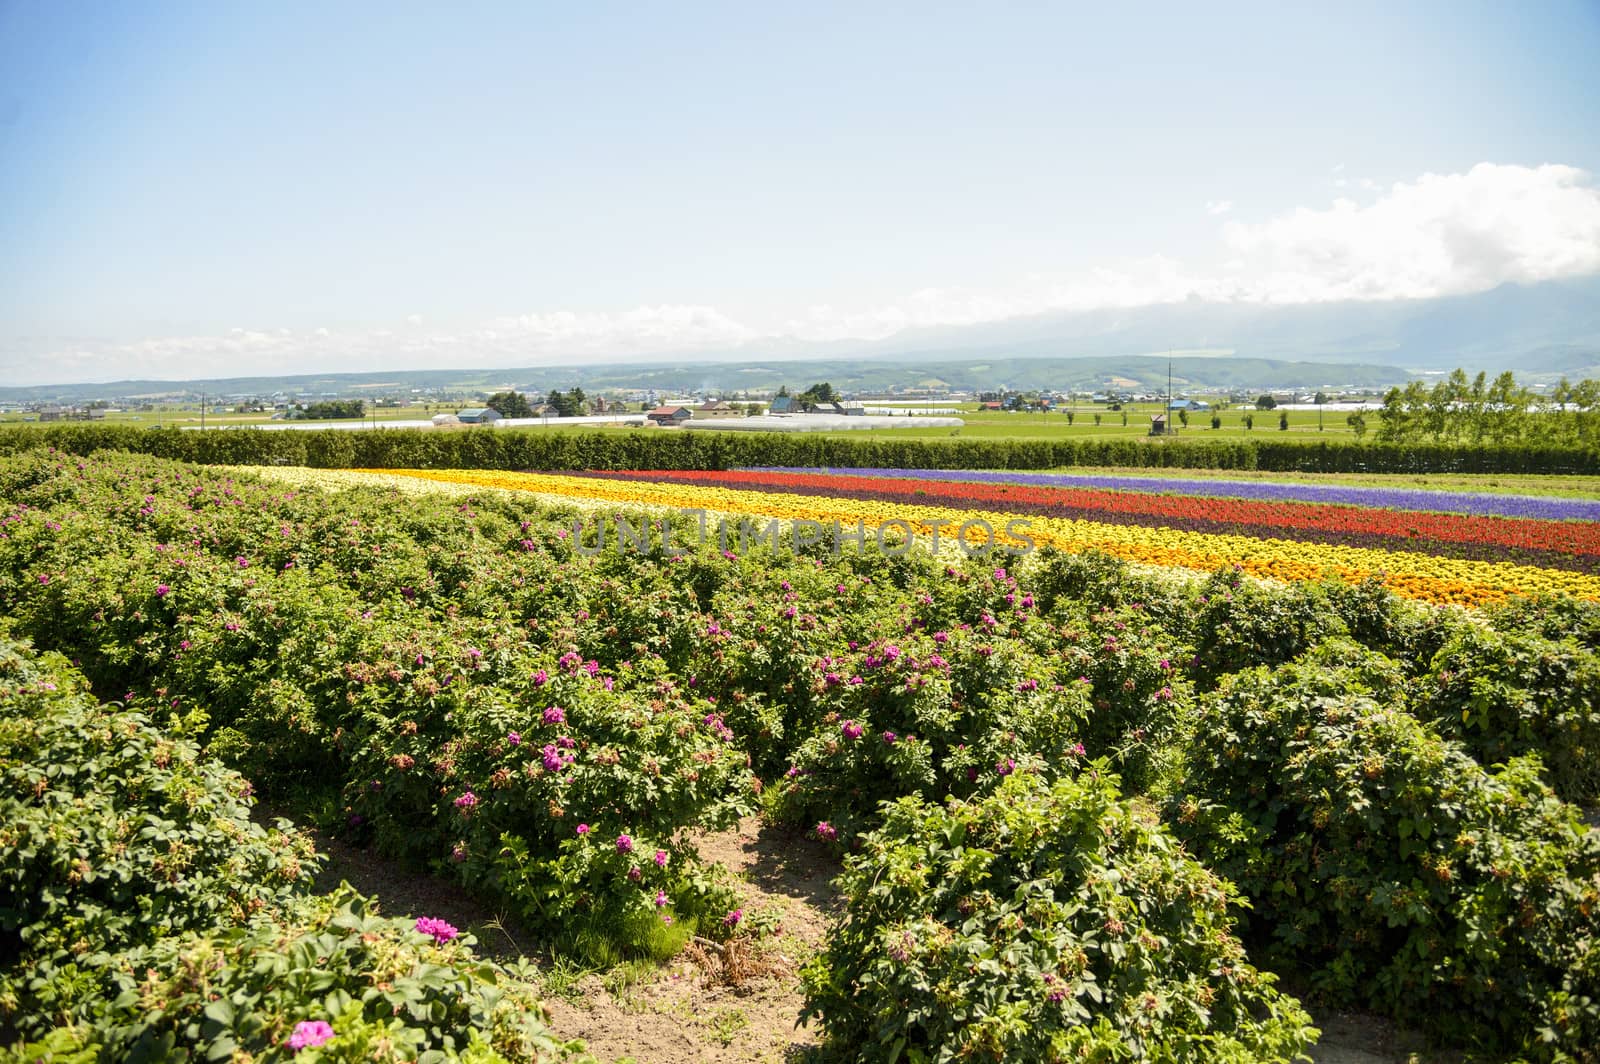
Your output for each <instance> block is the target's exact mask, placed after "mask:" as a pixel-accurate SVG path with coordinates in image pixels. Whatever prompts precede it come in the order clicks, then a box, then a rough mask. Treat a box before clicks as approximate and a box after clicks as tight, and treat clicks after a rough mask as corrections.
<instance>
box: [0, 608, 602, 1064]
mask: <svg viewBox="0 0 1600 1064" xmlns="http://www.w3.org/2000/svg"><path fill="white" fill-rule="evenodd" d="M83 688H84V685H83V680H82V677H81V676H80V675H79V674H78V673H77V672H76V671H75V670H73V669H72V668H71V667H70V666H69V665H68V664H67V663H66V662H65V661H64V660H62V659H61V658H60V657H59V656H57V655H53V654H44V655H35V654H33V653H32V652H31V651H30V650H29V648H27V647H26V646H25V645H22V644H19V643H17V642H15V641H14V640H11V639H4V640H0V778H3V780H4V787H3V788H0V825H3V826H0V1030H4V1031H5V1032H6V1033H7V1034H9V1035H10V1036H11V1037H13V1038H15V1037H17V1036H20V1037H22V1038H23V1039H31V1040H33V1041H24V1042H22V1043H20V1044H17V1045H14V1046H11V1047H10V1048H8V1049H0V1060H7V1061H19V1062H20V1061H30V1062H31V1061H36V1060H60V1061H85V1062H88V1061H101V1060H117V1061H152V1062H153V1061H168V1060H190V1059H201V1060H220V1059H239V1057H238V1055H239V1054H247V1055H249V1057H250V1058H252V1059H256V1060H263V1061H265V1060H286V1059H288V1058H289V1057H291V1056H295V1057H296V1059H307V1060H327V1061H358V1060H360V1061H367V1060H416V1059H419V1058H420V1059H433V1060H439V1061H446V1060H457V1059H460V1060H465V1061H477V1062H481V1064H493V1062H500V1061H506V1062H533V1061H542V1060H554V1059H560V1058H564V1057H566V1056H569V1055H570V1053H571V1050H572V1048H573V1047H571V1046H568V1045H566V1044H563V1043H561V1042H559V1041H557V1040H555V1039H554V1038H552V1037H551V1036H550V1035H549V1033H548V1032H547V1031H546V1030H545V1028H544V1026H543V1022H542V1017H543V1012H542V1009H541V1007H540V1006H539V1004H538V1002H537V1001H536V1000H535V999H534V998H532V997H531V996H530V994H529V991H528V988H527V987H528V984H527V981H526V979H525V978H519V977H513V976H511V975H508V974H507V973H504V972H502V971H500V970H499V969H497V968H495V967H494V966H492V965H489V964H487V963H485V962H482V961H480V960H478V959H476V958H475V957H474V956H473V955H472V952H471V944H472V941H471V939H470V937H463V936H459V935H458V934H457V932H456V930H455V929H454V928H452V927H450V926H449V925H448V924H445V923H443V922H442V921H438V920H435V919H431V918H430V919H426V920H416V921H407V920H386V919H380V918H379V917H378V916H377V915H376V914H375V913H374V912H373V911H372V910H371V908H370V906H369V905H368V903H367V902H366V901H365V900H364V899H362V898H360V897H359V896H358V895H356V894H355V893H354V892H353V891H351V890H350V889H349V887H347V886H346V887H342V888H340V890H338V891H336V892H334V893H333V894H332V895H328V896H323V897H308V896H305V893H304V892H305V891H307V890H308V889H309V886H310V880H311V877H312V874H313V873H314V872H315V871H316V869H317V867H318V866H319V864H320V858H319V857H318V856H317V854H316V853H315V851H314V850H313V849H312V848H311V846H310V843H309V841H308V840H307V839H306V837H305V836H304V835H301V834H300V833H298V832H295V831H293V830H291V829H290V828H289V826H288V825H287V824H286V823H285V822H283V821H279V822H278V826H277V827H274V828H264V827H262V826H260V825H258V824H256V823H254V822H253V821H252V820H251V819H250V800H249V796H248V790H249V788H248V785H247V784H246V783H245V781H244V780H242V779H240V778H239V776H237V775H236V774H234V773H233V772H230V771H228V770H227V769H224V768H222V767H221V766H220V765H217V764H216V763H215V762H213V761H210V760H208V759H206V758H205V757H203V756H202V755H200V754H199V752H198V750H197V747H196V745H195V744H194V742H193V741H192V740H190V739H188V738H185V737H183V735H182V729H183V728H184V727H185V726H186V723H185V722H184V721H179V720H176V719H175V721H174V725H175V728H176V729H177V730H176V731H174V732H173V733H172V734H170V735H169V734H168V733H166V732H163V731H162V730H161V729H158V728H156V727H154V726H152V725H151V724H150V723H149V721H148V720H147V719H146V718H145V717H144V716H143V715H141V714H138V713H134V712H130V711H127V710H124V709H121V708H119V707H117V706H105V705H100V704H98V703H96V702H95V701H94V700H93V699H92V698H91V697H89V696H88V695H87V694H86V693H85V692H84V689H83ZM194 723H195V722H194V721H193V720H192V719H191V720H190V721H188V722H187V725H190V726H192V725H193V724H194ZM318 1023H322V1024H329V1025H331V1032H330V1033H331V1035H332V1038H331V1040H328V1041H326V1042H325V1043H324V1044H321V1045H319V1046H310V1047H309V1048H306V1049H302V1050H301V1051H300V1053H296V1052H295V1050H294V1047H293V1043H292V1042H291V1041H290V1039H291V1036H293V1035H294V1034H295V1032H296V1028H297V1027H301V1026H304V1025H307V1024H318ZM301 1054H303V1056H302V1055H301Z"/></svg>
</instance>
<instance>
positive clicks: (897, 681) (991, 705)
mask: <svg viewBox="0 0 1600 1064" xmlns="http://www.w3.org/2000/svg"><path fill="white" fill-rule="evenodd" d="M991 619H992V618H991ZM1039 664H1040V662H1039V659H1038V657H1037V656H1036V655H1034V654H1032V653H1030V652H1029V649H1028V647H1027V646H1026V644H1024V643H1022V642H1020V641H1016V640H1008V639H1003V638H996V637H995V636H993V635H992V634H990V633H989V632H988V631H986V630H985V627H984V626H982V625H979V626H977V627H976V628H968V627H967V626H963V627H962V628H958V629H955V630H953V631H949V632H946V631H942V630H940V631H934V632H926V633H923V632H917V633H906V634H905V635H903V636H901V637H897V638H894V639H887V638H886V639H877V640H873V641H872V642H869V643H866V644H857V645H855V647H854V649H850V650H847V651H846V652H844V653H842V654H840V655H838V656H827V657H824V658H823V659H822V661H821V662H820V663H819V665H820V668H821V675H819V676H817V677H816V678H815V680H814V681H813V682H814V685H815V687H816V688H817V690H816V691H815V692H814V695H813V697H814V698H815V699H816V700H817V701H818V702H819V703H821V704H822V706H823V707H824V708H825V710H826V712H825V715H824V716H823V717H822V719H821V722H820V725H819V726H818V727H817V728H816V730H814V731H813V732H812V733H811V734H810V735H808V736H807V737H806V738H805V739H804V740H803V741H801V742H800V743H798V744H797V745H796V747H795V749H794V752H793V755H792V763H791V765H790V767H789V769H788V771H787V772H786V773H785V778H784V780H783V782H782V784H781V787H780V790H779V792H778V796H777V797H776V798H775V799H774V800H773V803H772V808H773V810H774V811H775V813H776V814H777V815H778V816H779V817H780V818H781V819H783V820H786V821H788V822H790V823H795V824H800V825H804V826H808V827H809V826H812V825H816V830H817V831H818V833H819V834H821V835H822V836H823V837H824V838H826V839H828V840H830V841H831V840H832V839H834V838H836V837H837V838H840V839H842V840H844V841H846V842H848V841H849V840H850V839H851V838H853V837H854V835H855V834H856V833H858V832H860V831H862V830H865V828H866V827H867V826H868V825H869V824H871V823H872V822H873V821H875V819H876V815H877V808H878V805H879V803H880V802H882V801H884V800H886V799H892V798H900V797H904V796H906V795H913V794H915V795H921V796H923V797H926V798H930V799H938V798H943V797H944V796H945V795H947V794H956V795H963V796H964V795H970V794H973V793H975V792H978V791H981V790H987V789H991V788H993V787H994V786H995V785H996V784H997V783H999V782H1000V781H1001V780H1002V779H1004V778H1005V777H1006V776H1008V775H1011V774H1013V773H1016V772H1026V773H1033V772H1046V773H1049V774H1052V775H1053V774H1054V773H1055V772H1056V771H1057V770H1058V768H1060V767H1062V766H1071V765H1073V764H1076V763H1077V761H1078V760H1079V759H1080V757H1081V755H1082V754H1083V752H1084V748H1083V747H1082V745H1081V743H1080V741H1079V739H1080V736H1081V735H1082V734H1083V729H1084V726H1085V723H1086V721H1087V720H1088V718H1089V714H1090V706H1089V699H1088V696H1087V694H1086V693H1085V691H1084V689H1083V686H1082V685H1079V684H1076V683H1074V684H1072V685H1071V686H1064V685H1060V684H1052V683H1050V682H1049V680H1048V676H1046V677H1045V680H1044V682H1041V679H1040V676H1041V674H1042V673H1043V670H1042V669H1041V668H1040V667H1039Z"/></svg>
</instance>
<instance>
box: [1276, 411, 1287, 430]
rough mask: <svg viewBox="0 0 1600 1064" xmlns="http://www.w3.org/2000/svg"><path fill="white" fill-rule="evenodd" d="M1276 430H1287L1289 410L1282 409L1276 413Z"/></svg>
mask: <svg viewBox="0 0 1600 1064" xmlns="http://www.w3.org/2000/svg"><path fill="white" fill-rule="evenodd" d="M1278 430H1279V431H1280V432H1288V431H1289V411H1287V410H1284V411H1281V412H1280V413H1279V414H1278Z"/></svg>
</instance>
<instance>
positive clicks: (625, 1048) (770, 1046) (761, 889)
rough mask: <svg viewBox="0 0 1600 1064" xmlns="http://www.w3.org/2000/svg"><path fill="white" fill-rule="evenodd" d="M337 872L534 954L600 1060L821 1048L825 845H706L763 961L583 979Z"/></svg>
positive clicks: (449, 907)
mask: <svg viewBox="0 0 1600 1064" xmlns="http://www.w3.org/2000/svg"><path fill="white" fill-rule="evenodd" d="M317 843H318V847H319V848H320V849H322V850H323V852H325V853H327V854H328V856H329V862H328V866H327V868H326V869H325V870H324V872H323V882H322V883H320V884H319V886H321V887H323V888H324V889H327V888H331V887H333V886H336V885H337V884H338V882H339V881H340V880H341V879H343V880H348V881H349V882H350V883H351V885H352V886H354V887H356V888H357V889H358V890H361V891H362V892H363V893H367V894H372V895H376V896H377V898H378V899H379V902H380V905H381V908H382V911H383V912H385V913H387V914H389V915H397V916H405V915H412V914H416V915H430V916H438V917H442V918H444V919H446V920H448V921H450V922H451V923H453V924H455V925H456V926H457V927H461V928H463V929H470V930H471V931H472V932H473V934H475V935H476V936H477V939H478V945H479V949H480V950H481V951H482V952H483V953H485V954H487V955H489V956H492V957H495V958H496V959H499V960H503V961H504V960H512V959H515V958H516V957H518V956H523V955H527V956H530V957H532V958H534V959H535V960H536V961H537V962H538V963H539V965H540V967H541V970H542V971H543V972H544V976H545V977H544V981H543V985H542V986H541V988H540V990H541V994H542V995H543V997H544V999H545V1003H546V1005H547V1006H548V1007H549V1010H550V1014H551V1026H552V1027H553V1029H554V1030H555V1032H556V1033H557V1034H558V1035H560V1036H561V1037H563V1038H581V1039H583V1041H584V1042H585V1043H586V1044H587V1046H588V1049H589V1052H590V1053H592V1054H594V1056H595V1057H597V1058H599V1059H600V1060H601V1061H610V1062H616V1061H629V1060H631V1061H636V1062H638V1064H689V1062H698V1061H704V1062H708V1064H735V1062H738V1064H791V1062H799V1061H802V1060H804V1059H806V1057H807V1056H808V1050H809V1049H810V1048H811V1047H814V1046H816V1045H817V1044H818V1042H819V1040H820V1038H819V1032H818V1030H817V1028H816V1026H815V1024H813V1025H812V1026H809V1027H802V1026H797V1022H796V1021H797V1019H798V1017H799V1015H800V1010H801V1003H802V995H801V991H800V982H799V976H798V970H799V966H800V964H802V963H803V962H804V961H805V959H806V958H807V957H809V956H811V955H813V954H814V953H815V952H816V951H817V950H819V949H820V948H821V946H822V942H823V939H824V936H825V935H826V932H827V927H828V923H829V921H830V919H831V918H832V917H833V916H834V915H835V914H836V913H837V912H838V911H839V909H840V905H841V903H840V899H839V897H838V895H837V894H836V893H835V892H834V890H833V889H832V886H831V883H832V880H833V877H834V876H836V875H837V874H838V871H839V866H838V864H837V862H836V861H834V859H833V857H832V856H831V855H830V854H829V853H828V852H827V851H826V850H825V849H823V848H822V847H821V846H820V845H819V844H818V843H816V842H815V841H813V840H810V839H807V838H805V837H803V836H801V835H799V834H797V833H794V832H792V831H788V830H785V829H783V828H779V827H774V826H771V825H766V824H763V823H762V822H761V821H760V819H758V818H756V817H749V818H746V819H745V820H743V821H741V822H740V823H739V824H738V826H737V827H735V828H733V829H731V830H728V831H723V832H718V833H715V834H708V835H705V836H702V837H701V838H700V839H699V848H700V853H701V856H702V857H704V858H705V859H706V860H707V861H712V862H715V863H717V864H720V865H722V866H723V867H725V868H727V869H728V870H729V871H730V872H731V873H733V875H734V877H735V880H736V883H737V887H738V889H739V891H740V894H741V896H742V897H743V900H744V909H745V911H746V912H747V913H754V912H757V911H761V910H769V911H771V912H773V913H775V914H776V915H777V917H778V921H779V928H780V933H778V934H777V935H775V936H774V937H773V938H772V939H771V940H770V942H769V943H768V944H767V946H766V947H765V948H764V949H763V950H762V951H761V952H760V954H759V955H758V954H752V953H749V952H747V951H735V953H734V954H733V955H726V954H725V953H724V951H723V950H721V949H720V948H719V947H716V946H714V945H712V944H710V943H705V944H703V945H702V944H697V943H691V945H690V947H689V948H688V949H687V950H686V951H685V952H684V953H683V954H682V955H680V956H679V957H678V958H676V959H675V960H674V961H673V962H671V963H670V964H668V965H666V966H663V967H660V968H641V967H640V966H627V965H624V966H620V967H618V968H617V969H613V970H612V971H610V972H590V973H574V972H571V971H570V970H565V969H563V967H562V964H561V962H560V961H559V960H557V959H554V958H550V957H548V956H541V955H540V951H539V949H538V943H537V941H536V940H535V939H534V938H533V937H532V936H530V935H529V934H528V933H527V932H525V931H523V930H521V929H519V928H518V927H517V926H516V925H515V923H514V921H511V920H509V919H508V918H506V917H505V916H504V914H500V913H496V912H495V911H493V909H491V908H489V907H487V906H485V905H484V904H483V903H482V902H481V901H479V900H477V899H475V898H473V897H472V896H471V895H470V894H468V893H466V892H465V891H464V890H462V889H461V888H459V887H457V886H455V885H453V884H450V883H446V882H443V881H441V880H438V879H435V878H433V877H430V876H418V875H415V874H410V873H406V872H404V871H401V870H398V869H396V868H395V867H394V866H393V865H392V864H390V863H389V862H387V861H384V860H383V859H381V858H378V857H376V856H374V855H373V854H371V853H369V852H367V851H365V850H361V849H357V848H354V847H351V846H349V845H346V844H344V843H341V842H339V841H338V840H337V839H328V838H319V839H318V840H317ZM1313 1015H1314V1017H1315V1019H1316V1022H1317V1026H1318V1027H1319V1028H1320V1029H1321V1030H1322V1038H1321V1040H1320V1042H1319V1044H1318V1045H1317V1046H1316V1047H1315V1048H1314V1049H1313V1050H1312V1053H1311V1056H1312V1059H1313V1060H1314V1061H1315V1064H1449V1062H1453V1061H1458V1060H1459V1059H1460V1058H1459V1056H1457V1055H1455V1054H1446V1055H1436V1054H1432V1053H1429V1052H1427V1051H1426V1049H1425V1043H1424V1042H1423V1040H1422V1039H1421V1038H1420V1037H1419V1036H1417V1035H1415V1034H1414V1033H1412V1032H1408V1031H1404V1030H1401V1029H1399V1028H1397V1027H1396V1026H1395V1025H1394V1024H1392V1023H1390V1022H1388V1021H1386V1020H1383V1019H1380V1018H1378V1017H1374V1016H1369V1015H1365V1014H1361V1013H1348V1012H1333V1011H1315V1010H1314V1011H1313Z"/></svg>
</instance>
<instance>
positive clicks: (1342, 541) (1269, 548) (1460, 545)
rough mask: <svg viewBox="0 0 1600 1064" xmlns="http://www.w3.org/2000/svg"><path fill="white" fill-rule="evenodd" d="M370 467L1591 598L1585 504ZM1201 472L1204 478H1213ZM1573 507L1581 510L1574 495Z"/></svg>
mask: <svg viewBox="0 0 1600 1064" xmlns="http://www.w3.org/2000/svg"><path fill="white" fill-rule="evenodd" d="M375 472H378V473H380V474H383V475H388V476H406V477H416V478H421V479H425V480H428V481H432V482H437V483H448V484H459V485H469V486H478V487H497V488H505V489H510V490H519V491H527V492H532V493H534V494H536V495H539V496H541V497H544V498H549V499H581V500H599V501H603V502H606V503H612V504H618V505H628V506H644V507H665V508H673V509H702V510H706V511H708V512H713V513H717V514H722V515H727V516H730V517H734V518H740V517H752V518H779V519H783V520H786V521H796V520H804V521H815V522H821V523H824V524H829V523H831V522H834V521H838V522H841V523H842V524H843V525H845V526H851V527H854V526H855V525H856V523H857V522H863V523H864V524H865V525H866V527H868V528H869V529H876V528H878V527H880V526H883V525H884V524H885V523H887V522H890V521H901V522H905V523H906V524H907V525H908V526H909V527H910V529H911V530H912V531H913V532H914V533H916V534H919V535H922V536H928V537H931V534H932V532H933V530H934V528H935V527H940V526H950V527H951V528H952V529H953V528H956V527H959V526H960V525H961V524H962V523H964V522H966V521H974V520H978V521H983V522H984V523H985V524H986V525H987V526H988V527H990V528H993V529H995V530H997V531H998V530H1003V529H1004V528H1005V527H1006V526H1007V524H1008V523H1009V522H1010V521H1011V520H1013V519H1016V518H1025V519H1027V522H1028V528H1027V531H1028V535H1029V537H1030V538H1031V539H1032V541H1033V542H1034V543H1035V544H1038V545H1048V546H1053V547H1057V548H1059V549H1062V550H1066V551H1071V552H1074V553H1076V552H1081V551H1085V550H1096V551H1102V552H1105V553H1107V554H1111V555H1113V556H1115V557H1118V558H1122V559H1124V560H1127V561H1131V562H1140V563H1145V564H1150V565H1158V566H1173V567H1180V568H1184V569H1189V570H1197V571H1200V572H1210V571H1213V570H1215V569H1217V568H1221V567H1229V566H1238V567H1240V568H1241V569H1243V570H1244V571H1245V572H1248V573H1251V574H1252V575H1255V576H1260V577H1265V578H1269V579H1276V580H1289V581H1293V580H1318V579H1322V578H1324V577H1335V578H1338V579H1342V580H1345V581H1349V582H1359V581H1362V580H1367V579H1378V580H1380V581H1381V582H1382V583H1384V584H1385V585H1387V586H1389V587H1391V588H1392V589H1394V590H1395V591H1396V592H1397V593H1399V594H1402V595H1405V596H1406V597H1408V598H1414V599H1419V600H1422V601H1426V602H1432V603H1437V604H1454V605H1464V606H1480V605H1485V604H1488V603H1492V602H1498V601H1503V600H1504V599H1506V598H1508V597H1510V596H1513V595H1519V594H1521V595H1528V594H1541V593H1548V594H1562V595H1570V596H1572V597H1575V598H1580V599H1586V600H1591V601H1593V600H1600V521H1593V520H1573V519H1564V520H1555V519H1550V518H1511V517H1503V516H1498V515H1464V514H1450V513H1433V512H1427V511H1412V510H1404V511H1397V510H1388V509H1384V508H1380V507H1374V506H1365V507H1363V506H1352V505H1330V504H1319V503H1309V502H1295V503H1288V502H1280V503H1265V502H1260V501H1255V500H1246V499H1231V498H1217V497H1209V496H1207V497H1201V496H1185V495H1156V494H1150V493H1146V492H1134V491H1127V490H1108V489H1084V488H1070V487H1057V486H1035V485H1033V484H1032V483H1023V484H1015V483H998V484H996V483H980V482H968V481H955V480H951V479H947V478H945V477H937V478H936V477H927V478H920V477H919V478H911V477H907V476H902V475H895V476H883V477H868V476H860V475H845V474H823V473H790V472H778V471H751V472H702V471H654V472H638V473H593V474H588V475H586V476H560V475H550V474H527V473H502V472H495V471H471V470H460V471H450V470H443V471H432V470H426V471H423V470H410V471H407V470H383V471H375ZM608 482H609V483H608ZM1211 486H1212V487H1213V490H1214V489H1215V482H1212V483H1211ZM1410 494H1421V493H1410ZM1544 501H1545V502H1548V503H1551V504H1556V505H1558V506H1559V504H1561V503H1562V502H1563V500H1544ZM1574 509H1578V510H1580V512H1581V507H1574ZM1556 512H1561V511H1560V510H1557V511H1556ZM930 542H931V539H930ZM1008 542H1009V545H1011V546H1017V545H1018V542H1017V541H1015V540H1011V541H1008Z"/></svg>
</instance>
